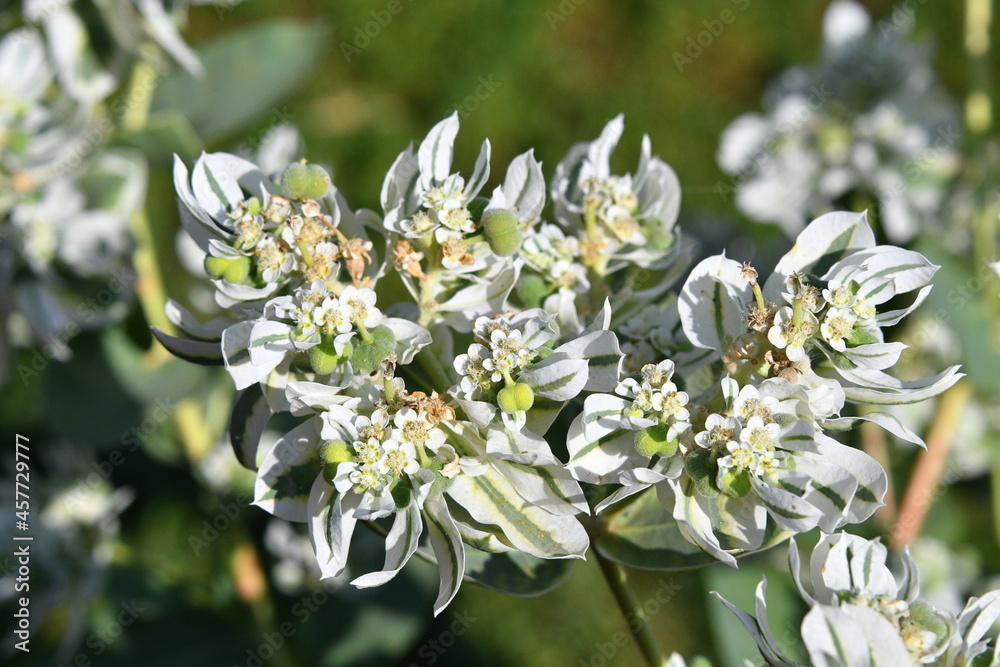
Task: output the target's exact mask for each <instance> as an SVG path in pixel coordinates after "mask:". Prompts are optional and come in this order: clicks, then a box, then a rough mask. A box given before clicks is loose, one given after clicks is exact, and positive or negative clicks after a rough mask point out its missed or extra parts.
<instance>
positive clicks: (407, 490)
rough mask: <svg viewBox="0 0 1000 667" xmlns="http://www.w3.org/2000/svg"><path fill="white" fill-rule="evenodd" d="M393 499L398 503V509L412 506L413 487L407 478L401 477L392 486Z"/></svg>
mask: <svg viewBox="0 0 1000 667" xmlns="http://www.w3.org/2000/svg"><path fill="white" fill-rule="evenodd" d="M390 493H392V500H393V502H394V503H395V504H396V509H398V510H401V509H403V508H404V507H409V506H410V501H411V500H412V499H413V487H412V486H410V482H409V481H408V480H407V479H405V478H404V479H400V480H399V482H397V483H396V486H394V487H392V491H390Z"/></svg>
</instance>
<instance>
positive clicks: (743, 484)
mask: <svg viewBox="0 0 1000 667" xmlns="http://www.w3.org/2000/svg"><path fill="white" fill-rule="evenodd" d="M721 490H722V492H723V493H725V494H727V495H730V496H733V497H735V498H745V497H746V496H747V495H748V494H749V493H750V490H751V486H750V475H749V474H747V471H746V470H734V469H730V470H727V471H726V472H725V473H724V474H723V475H722V486H721Z"/></svg>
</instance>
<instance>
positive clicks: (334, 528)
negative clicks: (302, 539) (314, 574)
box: [309, 476, 361, 579]
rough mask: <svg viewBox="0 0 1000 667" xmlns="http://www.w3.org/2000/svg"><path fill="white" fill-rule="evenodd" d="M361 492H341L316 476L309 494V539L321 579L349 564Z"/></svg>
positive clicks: (338, 571) (331, 575)
mask: <svg viewBox="0 0 1000 667" xmlns="http://www.w3.org/2000/svg"><path fill="white" fill-rule="evenodd" d="M360 500H361V496H360V495H358V494H356V493H351V494H348V495H347V497H346V498H345V496H344V495H343V494H339V493H337V492H336V490H335V489H334V488H333V487H332V486H330V485H329V484H327V483H326V482H325V481H324V480H323V478H322V476H317V477H316V480H315V483H314V484H313V487H312V490H311V492H310V494H309V541H310V542H312V547H313V552H314V553H315V554H316V562H317V563H318V564H319V569H320V573H321V576H320V578H321V579H329V578H330V577H336V576H338V575H339V574H340V573H341V572H343V571H344V568H345V567H347V554H348V551H349V550H350V546H351V537H352V536H353V535H354V528H355V526H356V525H357V523H358V521H357V519H355V518H354V510H355V509H357V506H358V503H359V502H360Z"/></svg>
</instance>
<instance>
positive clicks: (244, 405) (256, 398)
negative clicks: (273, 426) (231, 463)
mask: <svg viewBox="0 0 1000 667" xmlns="http://www.w3.org/2000/svg"><path fill="white" fill-rule="evenodd" d="M272 414H273V413H272V412H271V408H270V406H269V405H268V404H267V399H266V398H265V397H264V391H263V390H262V389H261V387H260V385H259V384H255V385H251V386H249V387H247V388H246V389H244V390H243V391H241V392H240V393H239V395H237V397H236V401H235V402H234V403H233V411H232V414H231V416H230V419H229V442H230V444H232V446H233V452H234V453H235V454H236V460H237V461H239V462H240V465H242V466H243V467H244V468H246V469H248V470H257V446H258V445H259V444H260V437H261V436H262V435H263V434H264V428H265V427H266V426H267V423H268V422H269V421H270V420H271V415H272Z"/></svg>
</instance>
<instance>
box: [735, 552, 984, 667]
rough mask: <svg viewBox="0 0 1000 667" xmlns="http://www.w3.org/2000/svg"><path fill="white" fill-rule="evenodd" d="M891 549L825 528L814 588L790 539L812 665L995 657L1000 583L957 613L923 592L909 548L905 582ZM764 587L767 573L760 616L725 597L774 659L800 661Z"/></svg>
mask: <svg viewBox="0 0 1000 667" xmlns="http://www.w3.org/2000/svg"><path fill="white" fill-rule="evenodd" d="M886 556H887V550H886V548H885V546H883V545H882V544H881V543H879V541H878V540H872V541H869V540H865V539H862V538H860V537H856V536H854V535H849V534H846V533H837V534H834V535H823V537H822V538H821V539H820V541H819V544H818V545H817V546H816V548H815V549H814V550H813V553H812V556H811V560H810V564H809V573H810V579H811V584H812V586H811V591H810V588H809V587H807V586H806V585H805V584H804V583H803V582H802V580H801V576H802V575H801V572H800V560H799V552H798V548H797V546H796V544H795V541H794V540H792V543H791V547H790V549H789V563H790V569H791V574H792V578H793V579H794V581H795V585H796V587H797V589H798V591H799V594H800V595H801V596H802V598H803V599H804V600H805V601H806V603H807V604H809V606H810V611H809V613H808V614H806V616H805V618H804V619H803V621H802V639H803V641H804V642H805V647H806V650H807V651H808V653H809V658H810V660H811V662H812V664H813V665H829V666H830V667H835V666H836V667H847V666H848V665H852V666H853V665H940V666H942V667H944V666H945V665H948V666H952V665H961V666H962V667H966V666H969V665H974V664H990V665H993V664H996V662H997V659H998V658H997V654H996V651H995V647H990V646H989V643H988V640H985V639H984V637H985V636H986V633H987V632H988V631H989V630H990V628H991V627H992V626H993V624H994V623H995V622H996V621H997V619H998V618H1000V591H992V592H989V593H987V594H985V595H983V596H982V597H979V598H972V599H970V600H969V601H968V603H967V604H966V605H965V608H964V609H963V610H962V611H961V612H960V613H959V614H958V616H957V617H955V616H953V615H951V614H950V613H948V612H944V611H940V610H937V609H935V608H934V607H933V606H931V605H930V604H928V603H927V602H924V601H921V600H920V599H919V598H918V596H919V595H920V580H919V574H918V572H917V569H916V566H915V565H914V563H913V560H912V559H911V558H910V555H909V553H908V552H907V551H904V552H903V554H902V565H903V578H902V581H901V582H899V583H897V582H896V579H895V577H894V576H893V574H892V572H891V571H890V570H889V568H888V566H887V565H886ZM766 593H767V582H766V581H764V582H761V584H760V586H758V588H757V596H756V609H755V612H756V618H755V617H753V616H750V615H749V614H746V613H744V612H742V611H740V610H739V609H737V608H736V607H734V606H733V605H731V604H730V603H729V602H727V601H726V600H725V599H723V602H724V603H725V604H726V606H728V607H729V608H730V609H731V610H732V611H733V612H734V613H735V614H736V615H737V616H738V617H739V619H740V621H742V622H743V624H744V625H745V626H746V628H747V629H748V630H749V631H750V633H751V634H752V635H753V636H754V639H755V641H756V642H757V646H758V647H759V648H760V652H761V655H763V656H764V658H765V660H767V662H768V664H771V665H781V666H782V667H797V663H795V662H793V661H792V660H790V659H789V658H787V657H786V656H785V655H784V654H783V653H782V651H781V649H780V648H779V647H778V643H777V642H776V641H775V638H774V637H773V636H772V634H771V631H770V628H769V626H768V623H767V602H766ZM720 597H721V596H720Z"/></svg>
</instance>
